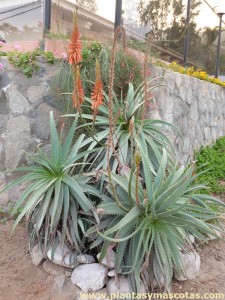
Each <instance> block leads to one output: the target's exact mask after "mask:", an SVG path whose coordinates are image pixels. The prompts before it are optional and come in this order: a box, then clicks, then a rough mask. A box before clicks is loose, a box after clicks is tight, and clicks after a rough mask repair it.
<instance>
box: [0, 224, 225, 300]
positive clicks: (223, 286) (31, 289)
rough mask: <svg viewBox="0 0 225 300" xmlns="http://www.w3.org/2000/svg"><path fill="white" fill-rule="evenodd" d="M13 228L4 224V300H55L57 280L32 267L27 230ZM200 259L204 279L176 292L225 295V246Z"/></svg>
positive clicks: (0, 262)
mask: <svg viewBox="0 0 225 300" xmlns="http://www.w3.org/2000/svg"><path fill="white" fill-rule="evenodd" d="M11 226H12V222H11V221H10V222H7V223H6V224H0V300H53V299H52V297H51V296H50V295H51V289H52V285H53V278H52V277H51V276H50V275H48V274H47V273H45V272H44V271H43V270H42V268H41V267H40V268H37V267H35V266H34V265H33V264H32V262H31V259H30V255H29V253H28V247H27V235H26V230H25V229H24V227H23V226H22V225H19V226H18V228H17V229H16V231H15V233H14V234H13V235H12V236H10V229H11ZM200 255H201V273H200V276H199V277H198V278H197V279H196V280H193V281H186V282H182V283H180V282H178V281H174V282H173V292H178V293H185V292H189V293H191V292H192V293H202V294H203V293H224V294H225V242H224V241H213V242H210V243H209V244H208V245H206V246H204V248H203V249H202V251H201V252H200ZM224 299H225V297H224Z"/></svg>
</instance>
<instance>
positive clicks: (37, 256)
mask: <svg viewBox="0 0 225 300" xmlns="http://www.w3.org/2000/svg"><path fill="white" fill-rule="evenodd" d="M30 255H31V259H32V262H33V264H34V265H35V266H40V264H41V263H42V262H43V261H44V259H45V258H44V255H43V253H42V250H41V249H40V247H39V245H38V244H36V245H35V246H34V247H33V248H32V249H31V251H30Z"/></svg>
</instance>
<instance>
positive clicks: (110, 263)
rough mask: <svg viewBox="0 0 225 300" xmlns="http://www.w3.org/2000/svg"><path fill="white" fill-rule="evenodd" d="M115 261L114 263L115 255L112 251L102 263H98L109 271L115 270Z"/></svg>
mask: <svg viewBox="0 0 225 300" xmlns="http://www.w3.org/2000/svg"><path fill="white" fill-rule="evenodd" d="M99 258H100V253H99V254H98V255H97V259H98V261H99ZM115 261H116V253H115V251H113V250H110V251H108V252H107V254H106V256H105V257H104V258H103V260H102V261H99V263H100V264H102V265H103V266H106V267H108V268H109V269H114V268H115Z"/></svg>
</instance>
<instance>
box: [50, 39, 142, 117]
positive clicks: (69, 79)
mask: <svg viewBox="0 0 225 300" xmlns="http://www.w3.org/2000/svg"><path fill="white" fill-rule="evenodd" d="M82 56H83V61H82V62H81V63H80V69H81V78H82V83H83V89H84V93H85V95H86V97H89V98H90V97H91V93H92V91H93V87H94V81H95V62H96V59H98V61H99V63H100V66H101V75H102V82H103V86H104V91H105V92H106V93H107V92H108V86H109V65H110V57H111V49H110V48H109V47H103V46H102V45H101V44H99V43H92V44H90V43H87V44H85V47H84V48H83V50H82ZM142 81H143V71H142V65H141V63H140V62H139V61H138V60H137V59H136V58H134V57H133V56H131V55H130V54H127V53H126V52H124V50H122V49H121V50H118V51H117V52H116V63H115V84H114V91H115V93H116V94H117V97H118V98H120V97H121V94H122V95H123V97H125V96H126V93H127V91H128V88H129V84H130V83H132V84H133V86H134V88H135V89H136V88H137V87H138V86H139V85H140V84H141V83H142ZM73 82H74V74H73V71H72V70H71V67H70V66H69V65H68V63H67V62H62V64H61V68H60V70H59V72H58V74H57V76H56V77H55V79H54V80H53V83H52V88H53V90H54V91H55V92H56V94H57V95H58V97H61V98H62V103H63V104H64V107H62V111H63V112H65V113H69V112H72V111H73V108H72V101H71V95H68V93H72V91H73V86H74V83H73Z"/></svg>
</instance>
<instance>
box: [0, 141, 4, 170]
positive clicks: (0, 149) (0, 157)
mask: <svg viewBox="0 0 225 300" xmlns="http://www.w3.org/2000/svg"><path fill="white" fill-rule="evenodd" d="M4 169H5V143H4V140H3V139H1V138H0V170H4Z"/></svg>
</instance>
